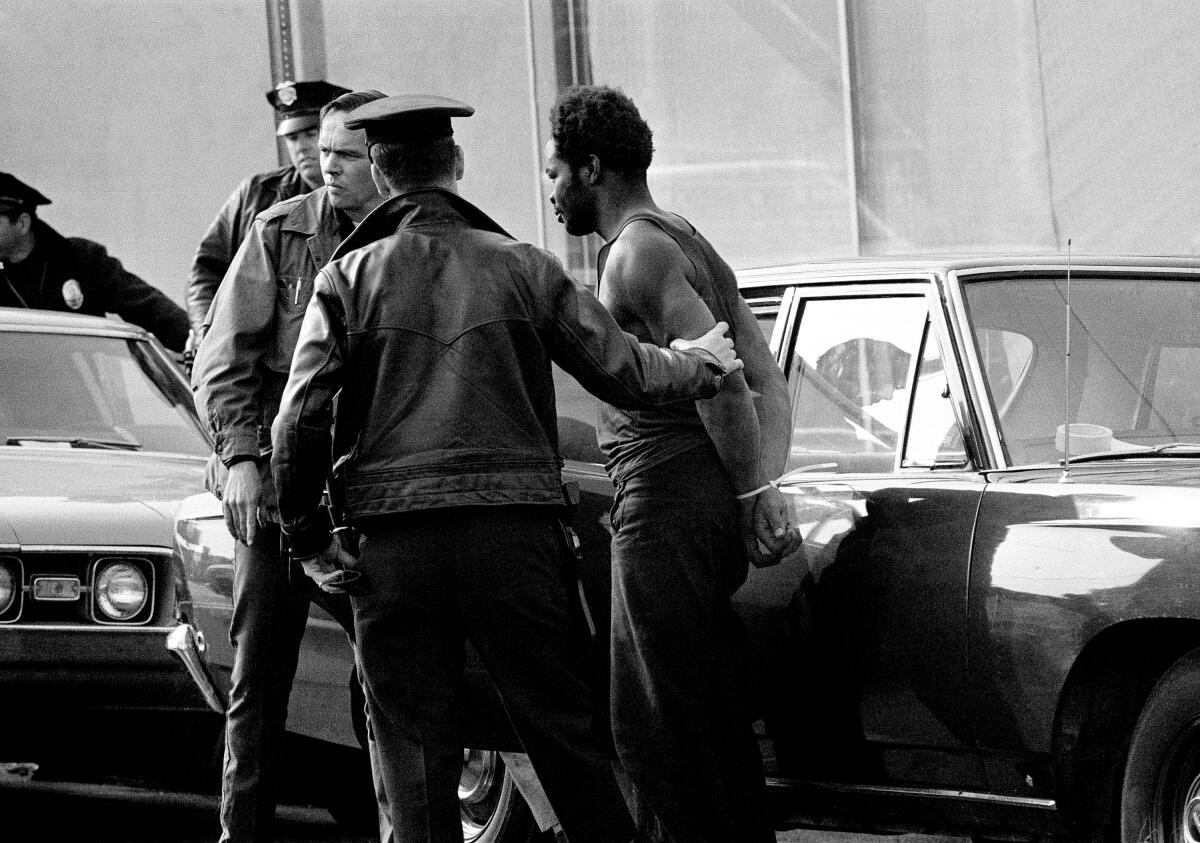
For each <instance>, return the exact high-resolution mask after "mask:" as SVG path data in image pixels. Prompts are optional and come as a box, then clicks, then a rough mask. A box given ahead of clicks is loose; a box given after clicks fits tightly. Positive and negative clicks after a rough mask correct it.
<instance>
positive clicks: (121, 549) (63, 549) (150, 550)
mask: <svg viewBox="0 0 1200 843" xmlns="http://www.w3.org/2000/svg"><path fill="white" fill-rule="evenodd" d="M13 552H14V553H103V554H105V555H107V556H122V555H125V554H130V555H132V554H137V553H141V554H145V555H154V556H170V555H171V554H172V551H171V548H169V547H162V546H161V545H128V546H126V545H117V544H110V545H94V544H26V545H21V546H20V547H19V548H18V549H17V550H15V551H13Z"/></svg>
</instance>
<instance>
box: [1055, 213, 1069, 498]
mask: <svg viewBox="0 0 1200 843" xmlns="http://www.w3.org/2000/svg"><path fill="white" fill-rule="evenodd" d="M1063 359H1064V361H1065V362H1064V368H1065V372H1064V377H1065V378H1066V389H1064V390H1063V393H1064V394H1065V395H1066V400H1065V401H1064V404H1063V414H1064V415H1065V416H1066V423H1065V424H1064V425H1063V470H1062V476H1061V477H1059V478H1058V482H1059V483H1071V482H1073V481H1072V480H1071V238H1070V237H1068V238H1067V353H1066V356H1065V357H1064V358H1063Z"/></svg>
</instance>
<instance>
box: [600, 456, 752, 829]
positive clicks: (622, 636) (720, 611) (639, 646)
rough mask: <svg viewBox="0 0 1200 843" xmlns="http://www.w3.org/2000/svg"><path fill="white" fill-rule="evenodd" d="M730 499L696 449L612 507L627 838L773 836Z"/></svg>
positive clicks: (630, 485)
mask: <svg viewBox="0 0 1200 843" xmlns="http://www.w3.org/2000/svg"><path fill="white" fill-rule="evenodd" d="M733 495H734V491H733V489H732V488H731V487H730V484H729V479H728V476H727V475H726V473H725V471H724V469H723V468H722V467H721V465H720V463H719V461H718V459H717V456H716V453H715V451H714V450H713V449H712V448H711V447H707V448H697V449H693V450H691V451H688V452H687V453H685V454H681V455H679V456H678V457H675V458H674V459H671V460H668V461H667V462H665V463H662V464H660V465H658V466H655V467H653V468H651V469H648V470H646V471H644V472H642V473H641V474H638V475H635V476H634V477H632V478H630V479H629V480H628V481H626V482H625V483H623V484H621V486H620V487H619V488H618V490H617V497H616V500H615V501H614V504H613V513H612V514H613V527H614V528H615V530H616V535H615V537H614V539H613V545H612V562H613V582H612V596H613V599H612V634H611V641H612V668H611V678H612V686H611V691H610V693H611V703H612V712H611V716H612V730H613V740H614V742H615V744H616V748H617V756H618V757H619V759H620V761H621V764H622V766H623V767H624V769H625V773H626V774H627V776H628V777H629V779H630V780H631V781H632V784H633V787H632V788H628V787H627V788H626V791H627V796H628V797H629V800H630V808H631V811H632V812H633V814H634V817H635V819H636V820H637V822H638V832H639V839H645V840H673V841H677V843H704V841H714V843H717V841H722V842H723V841H773V840H774V839H775V834H774V831H773V829H772V827H771V822H770V817H769V815H768V811H767V801H766V785H765V782H764V780H763V768H762V758H761V756H760V754H759V751H758V743H757V740H756V738H755V736H754V732H753V728H752V723H751V715H750V711H749V707H748V703H747V701H746V699H745V697H744V694H745V690H746V688H747V686H748V677H747V675H746V664H747V657H748V650H747V640H746V632H745V628H744V626H743V625H742V623H741V620H740V619H739V618H738V616H737V615H736V614H735V613H734V610H733V607H732V605H731V603H730V597H731V596H732V595H733V593H734V592H735V591H736V590H737V589H738V587H739V586H741V584H742V583H743V582H744V581H745V579H746V573H747V566H748V562H747V560H746V555H745V552H744V551H743V549H742V545H741V541H740V538H739V527H738V510H737V504H736V502H735V500H734V497H733Z"/></svg>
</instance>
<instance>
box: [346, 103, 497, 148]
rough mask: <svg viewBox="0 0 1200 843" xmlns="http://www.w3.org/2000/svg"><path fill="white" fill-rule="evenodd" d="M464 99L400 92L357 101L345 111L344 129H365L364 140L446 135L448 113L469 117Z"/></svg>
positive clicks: (470, 110)
mask: <svg viewBox="0 0 1200 843" xmlns="http://www.w3.org/2000/svg"><path fill="white" fill-rule="evenodd" d="M474 113H475V109H474V108H472V107H471V106H469V105H467V104H466V103H465V102H459V101H458V100H455V99H450V97H439V96H436V95H434V94H402V95H400V96H395V97H384V98H383V99H381V100H375V101H374V102H369V103H367V104H366V105H360V106H359V107H358V108H356V109H354V110H353V111H351V112H350V113H349V114H348V115H346V128H347V129H365V130H366V133H367V143H369V144H370V143H403V142H404V141H411V140H429V139H433V138H448V137H450V136H451V135H453V134H454V129H453V128H452V127H451V125H450V118H451V117H470V116H471V115H472V114H474Z"/></svg>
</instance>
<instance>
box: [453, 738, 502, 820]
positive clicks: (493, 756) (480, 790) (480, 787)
mask: <svg viewBox="0 0 1200 843" xmlns="http://www.w3.org/2000/svg"><path fill="white" fill-rule="evenodd" d="M499 763H500V761H499V755H498V754H497V753H495V752H489V751H487V750H481V749H466V750H463V766H462V774H461V775H460V776H459V779H458V806H459V813H460V814H461V815H462V827H463V838H464V839H465V840H467V841H471V840H474V839H475V838H476V837H478V836H479V833H480V832H482V831H483V830H484V829H485V828H487V827H488V824H489V823H490V822H491V821H492V819H493V818H494V817H495V814H496V804H497V800H498V796H499V790H500V788H499V787H498V786H497V785H498V784H500V782H498V781H497V773H498V769H497V768H498V766H499Z"/></svg>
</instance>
